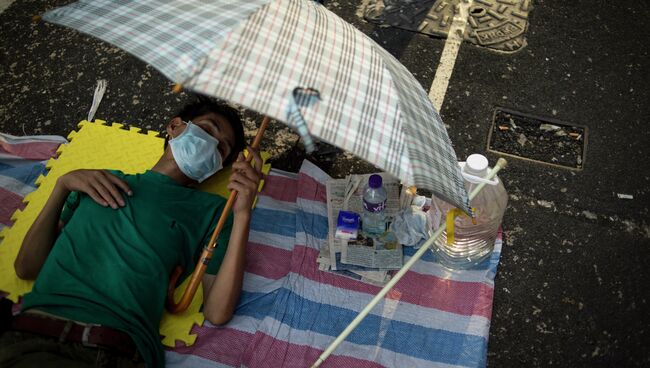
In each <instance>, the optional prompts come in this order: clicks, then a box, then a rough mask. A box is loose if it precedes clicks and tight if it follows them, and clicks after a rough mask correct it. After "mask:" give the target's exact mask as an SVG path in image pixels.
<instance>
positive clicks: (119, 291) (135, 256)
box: [0, 100, 262, 367]
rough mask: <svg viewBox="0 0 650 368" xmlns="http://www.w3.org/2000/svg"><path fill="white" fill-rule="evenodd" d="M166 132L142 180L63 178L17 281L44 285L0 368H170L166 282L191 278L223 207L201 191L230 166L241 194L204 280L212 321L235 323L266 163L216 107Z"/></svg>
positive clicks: (29, 298) (18, 321) (30, 301)
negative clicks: (180, 273)
mask: <svg viewBox="0 0 650 368" xmlns="http://www.w3.org/2000/svg"><path fill="white" fill-rule="evenodd" d="M166 131H167V134H168V139H169V142H168V144H166V147H165V151H164V153H163V155H162V156H161V158H160V160H159V161H158V162H157V163H156V164H155V165H154V166H153V167H152V168H151V169H150V170H147V171H146V172H144V173H142V174H137V175H125V174H123V173H121V172H117V171H106V170H76V171H72V172H70V173H68V174H65V175H63V176H61V177H60V178H59V179H58V181H57V183H56V186H55V187H54V190H53V191H52V194H51V196H50V198H49V199H48V201H47V203H46V204H45V206H44V208H43V210H42V211H41V213H40V214H39V216H38V218H37V219H36V221H35V222H34V224H33V225H32V227H31V228H30V229H29V231H28V233H27V235H26V236H25V239H24V241H23V244H22V246H21V248H20V251H19V254H18V256H17V258H16V260H15V269H16V273H17V275H18V276H19V277H20V278H23V279H36V282H35V284H34V288H33V290H32V291H31V292H30V293H28V294H26V295H25V297H24V301H23V306H22V312H21V314H19V315H18V316H16V317H14V318H13V320H12V328H11V330H10V331H7V332H5V333H4V334H3V335H2V337H0V366H3V367H6V366H12V365H15V366H26V365H29V366H31V365H30V364H35V363H36V364H38V362H46V363H47V364H59V365H60V366H79V365H80V364H81V363H86V364H87V365H91V366H96V365H100V366H111V367H112V366H141V365H142V361H143V360H144V362H146V364H147V365H148V366H150V367H152V366H162V365H163V364H164V352H163V348H162V345H161V342H160V336H159V334H158V327H159V323H160V320H161V317H162V314H163V308H164V305H165V297H166V290H167V284H168V281H169V277H170V273H171V271H172V270H173V269H174V268H175V267H176V266H177V265H181V266H182V267H183V269H184V270H186V272H185V274H186V275H187V274H189V273H190V272H191V271H192V270H193V269H194V266H195V262H196V260H197V258H198V256H199V255H200V253H201V251H202V247H203V246H205V245H206V243H207V242H208V240H209V238H210V236H211V235H212V231H213V229H214V227H215V225H216V222H217V220H218V219H219V216H220V215H221V212H222V209H223V207H224V205H225V200H224V199H223V198H221V197H218V196H216V195H213V194H209V193H205V192H202V191H199V190H196V189H195V188H194V187H195V186H196V185H197V184H198V183H200V182H202V181H204V180H206V179H208V178H209V177H211V176H212V175H214V174H215V173H216V172H218V171H219V170H220V169H221V168H222V166H223V165H228V164H230V163H231V162H234V163H233V164H232V167H233V174H232V176H231V177H230V182H229V184H228V188H229V189H230V190H233V189H234V190H237V191H238V192H239V194H238V196H237V200H236V202H235V204H234V206H233V214H232V216H230V218H229V220H228V222H227V223H226V226H225V227H224V230H223V231H222V233H221V235H220V237H219V239H218V244H219V246H218V247H217V249H216V250H215V252H214V255H213V258H212V261H211V262H210V265H209V266H208V269H207V273H206V275H205V276H204V277H203V295H204V304H203V314H204V315H205V317H206V319H207V320H208V321H210V322H211V323H213V324H224V323H226V322H227V321H228V320H229V319H230V318H231V317H232V315H233V311H234V308H235V306H236V304H237V301H238V298H239V294H240V291H241V287H242V279H243V273H244V263H245V246H246V243H247V240H248V232H249V224H250V218H251V207H252V203H253V200H254V198H255V195H256V192H257V187H258V184H259V181H260V178H261V177H262V173H261V167H262V160H261V159H260V156H259V154H258V153H257V152H255V151H253V150H250V149H249V151H251V152H252V154H253V162H254V163H253V165H251V164H249V163H247V162H246V161H245V160H244V157H243V155H242V154H241V151H242V149H243V148H244V132H243V128H242V124H241V121H240V119H239V116H238V114H237V112H236V111H235V110H234V109H232V108H231V107H228V106H226V105H223V104H220V103H216V102H211V101H207V100H204V101H202V102H199V103H196V104H193V105H189V106H186V107H185V108H184V109H183V110H182V111H181V112H180V113H179V114H178V115H177V116H176V117H174V118H173V119H172V120H171V121H170V122H169V124H168V125H167V128H166ZM222 163H223V165H222ZM95 325H99V327H97V326H95ZM89 342H94V343H96V344H97V345H99V347H97V348H95V347H87V346H86V345H88V343H89ZM47 364H46V365H47ZM59 365H57V366H59Z"/></svg>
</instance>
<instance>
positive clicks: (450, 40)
mask: <svg viewBox="0 0 650 368" xmlns="http://www.w3.org/2000/svg"><path fill="white" fill-rule="evenodd" d="M473 2H474V1H473V0H464V1H461V2H460V4H459V8H460V11H459V12H458V13H456V14H455V15H454V18H453V20H452V22H451V26H450V29H449V35H448V36H447V41H446V42H445V48H444V49H443V50H442V55H441V56H440V64H438V69H437V70H436V75H435V77H434V78H433V82H432V83H431V88H430V89H429V99H430V100H431V102H432V103H433V106H435V107H436V109H437V110H438V111H440V108H441V107H442V102H443V101H444V100H445V94H446V93H447V87H448V86H449V79H450V78H451V74H452V72H453V71H454V65H455V64H456V57H457V56H458V50H459V49H460V45H461V43H462V42H463V34H465V26H466V25H467V17H468V16H469V8H470V7H471V6H472V3H473Z"/></svg>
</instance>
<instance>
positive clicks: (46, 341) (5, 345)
mask: <svg viewBox="0 0 650 368" xmlns="http://www.w3.org/2000/svg"><path fill="white" fill-rule="evenodd" d="M0 367H15V368H31V367H36V368H44V367H57V368H58V367H61V368H67V367H71V368H77V367H78V368H81V367H84V368H85V367H116V368H127V367H129V368H130V367H144V363H142V362H135V361H134V360H133V359H130V358H127V357H123V356H121V355H118V354H116V353H113V352H110V351H107V350H103V349H97V348H89V347H85V346H83V345H81V344H76V343H66V342H63V343H61V342H59V341H58V340H57V339H54V338H50V337H45V336H40V335H36V334H31V333H27V332H20V331H5V332H4V333H2V335H0Z"/></svg>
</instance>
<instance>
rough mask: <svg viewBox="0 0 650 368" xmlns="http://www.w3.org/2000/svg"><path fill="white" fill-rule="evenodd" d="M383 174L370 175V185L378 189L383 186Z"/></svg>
mask: <svg viewBox="0 0 650 368" xmlns="http://www.w3.org/2000/svg"><path fill="white" fill-rule="evenodd" d="M381 183H382V181H381V176H379V175H377V174H373V175H370V178H369V179H368V186H369V187H370V188H373V189H377V188H379V187H381Z"/></svg>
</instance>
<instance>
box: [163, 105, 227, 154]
mask: <svg viewBox="0 0 650 368" xmlns="http://www.w3.org/2000/svg"><path fill="white" fill-rule="evenodd" d="M192 123H193V124H194V125H196V126H198V127H200V128H201V129H203V130H204V131H205V132H207V133H208V134H210V135H211V136H213V137H215V138H216V139H217V140H218V141H219V146H218V147H217V149H218V150H219V154H221V159H222V160H223V161H226V159H227V158H228V157H230V154H231V153H232V151H233V147H235V131H234V130H233V129H232V127H231V126H230V123H229V122H228V120H227V119H226V118H224V117H223V116H221V115H219V114H215V113H213V112H209V113H207V114H204V115H200V116H197V117H196V118H194V119H192ZM186 126H187V125H185V124H184V123H183V122H182V121H181V119H180V118H174V119H172V121H171V122H170V123H169V125H168V126H167V134H168V135H169V137H170V138H175V137H178V135H179V134H181V133H182V132H183V131H184V130H185V127H186Z"/></svg>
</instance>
